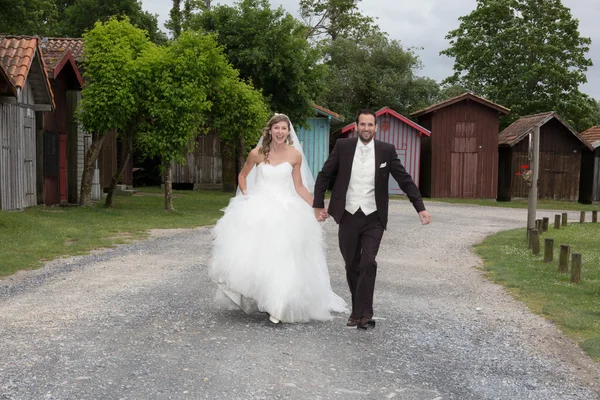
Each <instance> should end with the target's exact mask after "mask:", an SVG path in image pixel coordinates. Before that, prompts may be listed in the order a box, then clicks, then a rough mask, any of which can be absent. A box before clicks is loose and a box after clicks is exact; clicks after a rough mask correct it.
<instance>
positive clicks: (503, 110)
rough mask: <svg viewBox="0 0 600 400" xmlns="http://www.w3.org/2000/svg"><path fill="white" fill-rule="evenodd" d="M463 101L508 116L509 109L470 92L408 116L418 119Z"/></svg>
mask: <svg viewBox="0 0 600 400" xmlns="http://www.w3.org/2000/svg"><path fill="white" fill-rule="evenodd" d="M464 100H473V101H476V102H477V103H480V104H483V105H484V106H487V107H490V108H493V109H494V110H496V111H498V112H500V113H502V114H510V109H508V108H506V107H504V106H501V105H500V104H496V103H494V102H492V101H489V100H487V99H484V98H483V97H480V96H477V95H476V94H473V93H471V92H466V93H463V94H461V95H459V96H456V97H452V98H451V99H448V100H445V101H442V102H441V103H437V104H434V105H432V106H429V107H427V108H424V109H422V110H419V111H415V112H413V113H411V114H410V116H411V117H419V116H421V115H425V114H429V113H432V112H434V111H437V110H439V109H440V108H444V107H448V106H450V105H452V104H455V103H458V102H459V101H464Z"/></svg>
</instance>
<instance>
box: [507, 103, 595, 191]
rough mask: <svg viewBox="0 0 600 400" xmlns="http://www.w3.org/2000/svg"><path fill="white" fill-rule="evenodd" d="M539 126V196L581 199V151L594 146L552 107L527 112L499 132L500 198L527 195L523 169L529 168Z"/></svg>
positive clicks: (527, 188) (527, 189)
mask: <svg viewBox="0 0 600 400" xmlns="http://www.w3.org/2000/svg"><path fill="white" fill-rule="evenodd" d="M536 127H539V128H540V158H539V159H540V165H539V183H538V197H539V198H540V199H554V200H578V197H579V175H580V170H581V154H582V152H583V151H584V150H591V147H590V145H589V144H588V143H587V142H586V141H585V140H582V139H581V137H580V135H579V133H577V132H576V131H575V130H574V129H573V128H572V127H571V126H570V125H569V124H568V123H567V122H566V121H564V120H563V119H562V118H561V117H560V116H559V115H558V114H556V113H555V112H553V111H550V112H546V113H542V114H535V115H528V116H525V117H522V118H520V119H518V120H516V121H515V122H513V123H512V124H511V125H510V126H509V127H508V128H506V129H504V130H503V131H502V132H501V133H500V137H499V141H498V145H499V150H498V151H499V154H500V159H499V166H498V169H499V179H498V200H500V201H509V200H511V198H518V197H528V194H529V186H528V185H527V182H526V181H525V179H523V173H524V171H526V170H527V169H529V162H530V161H529V160H530V158H529V149H530V146H529V138H530V136H531V133H532V132H533V129H534V128H536Z"/></svg>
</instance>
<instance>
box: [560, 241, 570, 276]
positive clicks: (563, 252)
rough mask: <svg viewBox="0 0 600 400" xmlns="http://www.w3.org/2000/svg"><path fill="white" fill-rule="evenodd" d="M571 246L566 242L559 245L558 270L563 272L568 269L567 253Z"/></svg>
mask: <svg viewBox="0 0 600 400" xmlns="http://www.w3.org/2000/svg"><path fill="white" fill-rule="evenodd" d="M570 252H571V246H569V245H568V244H561V245H560V254H559V256H558V272H560V273H561V274H565V273H567V272H568V271H569V253H570Z"/></svg>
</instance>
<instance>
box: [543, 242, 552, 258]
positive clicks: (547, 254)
mask: <svg viewBox="0 0 600 400" xmlns="http://www.w3.org/2000/svg"><path fill="white" fill-rule="evenodd" d="M553 259H554V239H544V262H551V261H552V260H553Z"/></svg>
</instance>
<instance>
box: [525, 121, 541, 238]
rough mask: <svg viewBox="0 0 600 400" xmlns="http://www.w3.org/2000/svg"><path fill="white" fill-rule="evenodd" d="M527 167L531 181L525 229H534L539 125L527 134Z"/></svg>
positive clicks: (538, 166) (538, 161)
mask: <svg viewBox="0 0 600 400" xmlns="http://www.w3.org/2000/svg"><path fill="white" fill-rule="evenodd" d="M529 160H530V163H529V167H530V168H531V181H530V182H529V198H528V199H527V230H528V231H531V230H532V229H535V219H536V218H535V213H536V211H537V200H538V178H539V169H540V127H539V126H535V127H534V128H533V130H532V132H531V133H530V135H529Z"/></svg>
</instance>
